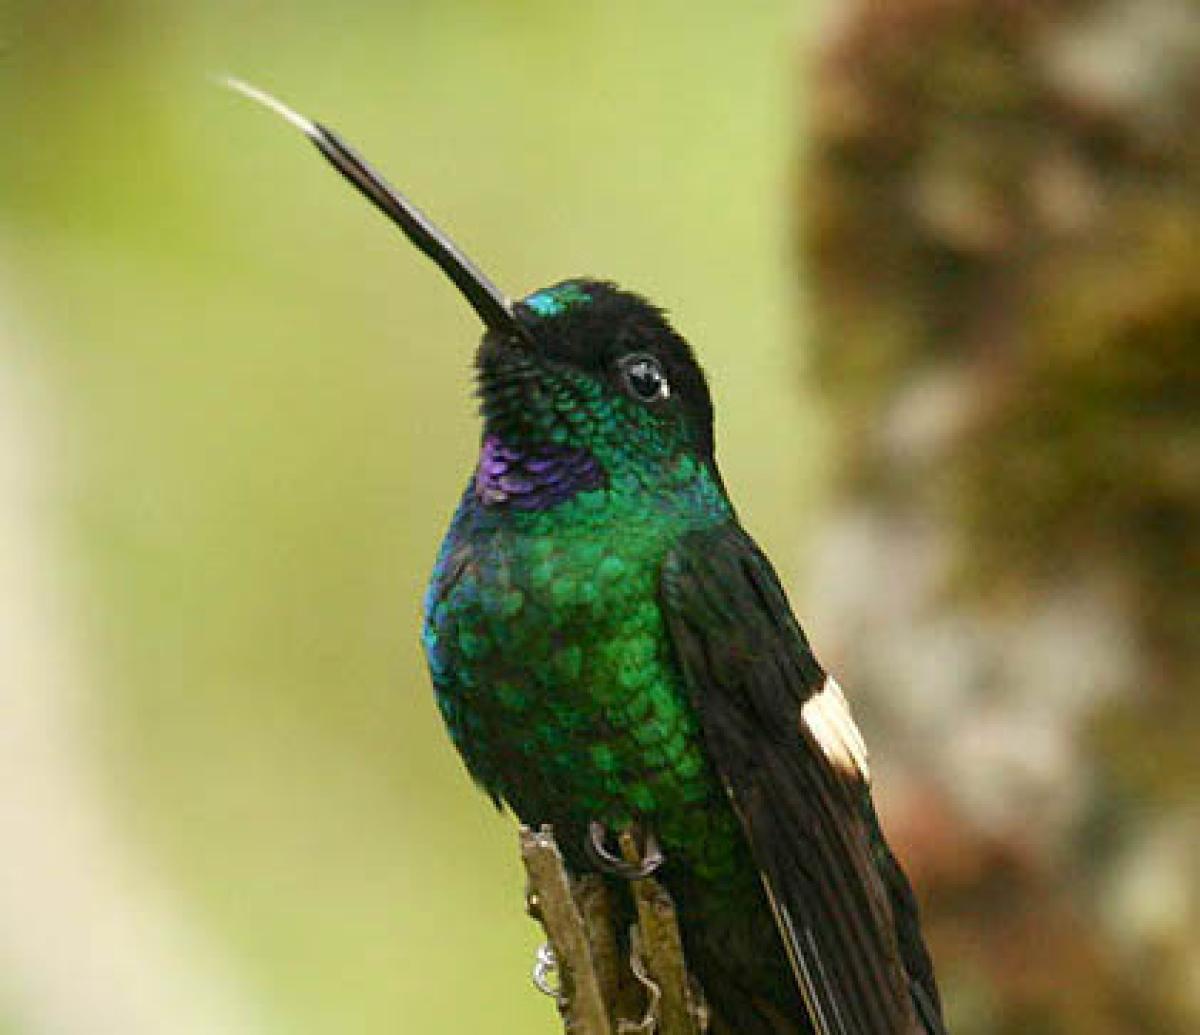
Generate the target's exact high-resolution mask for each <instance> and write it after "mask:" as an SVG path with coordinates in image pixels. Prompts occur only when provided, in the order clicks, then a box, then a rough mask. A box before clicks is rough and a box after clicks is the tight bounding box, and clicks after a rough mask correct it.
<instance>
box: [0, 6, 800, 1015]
mask: <svg viewBox="0 0 1200 1035" xmlns="http://www.w3.org/2000/svg"><path fill="white" fill-rule="evenodd" d="M802 17H807V15H806V9H805V7H804V5H799V6H797V5H796V4H795V3H791V2H784V0H769V2H768V0H763V2H756V3H745V4H738V5H715V4H714V5H695V4H692V3H685V2H682V0H656V2H650V3H645V2H641V3H629V2H622V3H614V2H605V3H577V4H569V5H567V4H561V3H551V2H526V3H514V4H503V5H501V4H494V3H485V2H477V3H472V2H457V0H456V2H453V3H447V2H438V3H433V2H406V3H394V4H383V3H378V4H375V3H356V4H346V5H330V4H318V3H299V4H286V5H285V4H274V3H250V4H246V3H232V2H209V3H184V2H178V3H137V2H114V0H102V2H87V3H85V2H77V3H70V2H51V3H44V2H30V3H22V2H20V0H18V2H16V3H15V4H14V3H13V2H12V0H9V3H8V4H6V5H5V6H4V7H3V8H0V48H2V49H0V126H2V127H3V136H4V139H5V141H7V143H6V144H5V146H4V149H3V154H2V155H0V408H2V409H3V410H4V411H5V412H4V415H3V417H2V418H0V420H3V422H4V423H3V426H2V427H0V431H3V432H4V434H3V435H2V436H0V437H2V438H3V441H0V471H2V472H3V476H4V481H3V498H0V514H2V515H3V517H2V519H0V520H2V521H3V524H2V525H0V531H2V532H3V533H4V535H5V545H4V546H3V548H2V549H3V552H2V553H0V557H2V558H3V560H4V566H3V568H2V569H0V574H2V575H3V581H2V584H0V599H2V600H3V605H2V610H0V614H2V615H4V616H8V617H10V618H11V622H10V623H9V624H8V625H7V627H6V629H5V632H4V634H3V635H4V636H5V641H4V643H5V646H6V648H7V650H6V659H5V661H3V662H0V666H2V667H0V679H2V680H3V682H4V687H3V689H4V700H5V701H6V702H8V705H11V716H10V719H9V720H6V721H5V725H6V727H7V728H6V730H5V731H4V733H3V734H0V736H2V737H4V738H5V741H6V746H5V748H4V754H5V759H4V761H3V763H0V766H3V768H0V777H2V778H3V781H4V782H5V784H6V789H5V791H4V792H3V798H0V804H2V805H3V814H2V815H0V824H3V825H4V826H5V827H7V828H8V829H9V830H10V831H12V832H13V837H12V839H11V841H10V839H9V837H8V836H7V835H4V836H3V840H4V841H5V842H6V847H5V849H4V851H5V854H6V855H8V856H10V858H8V859H7V860H6V861H5V863H4V864H3V866H4V870H3V871H0V877H3V883H4V884H5V886H6V890H5V891H4V892H3V893H2V894H3V898H2V899H0V908H2V909H3V914H2V915H0V928H2V929H3V931H4V932H5V933H4V934H3V936H0V937H2V940H0V949H2V951H3V953H4V956H3V959H2V961H0V962H2V964H3V965H0V1030H4V1031H12V1032H20V1033H23V1035H24V1033H40V1032H49V1031H64V1032H81V1033H82V1032H88V1033H92V1032H118V1031H119V1032H125V1033H134V1032H160V1031H171V1032H175V1031H193V1030H194V1031H217V1030H220V1031H255V1032H258V1031H261V1032H311V1033H326V1032H328V1033H332V1032H364V1033H366V1032H395V1031H426V1032H447V1033H459V1032H465V1031H485V1032H507V1031H530V1032H531V1031H543V1032H547V1033H549V1032H551V1031H554V1030H556V1028H557V1022H556V1018H555V1014H554V1009H553V1006H552V1004H551V1003H550V1002H549V1001H548V1000H546V999H544V998H542V997H540V996H538V995H537V994H536V993H534V992H533V991H532V990H531V988H530V986H529V984H528V978H527V975H528V970H529V966H530V963H531V958H532V952H533V949H534V947H535V945H536V943H537V941H538V938H537V931H536V930H535V928H534V926H533V925H532V924H531V922H530V921H528V920H527V919H526V918H525V917H524V914H523V908H522V879H521V877H520V874H519V872H518V863H517V858H516V853H515V850H514V845H515V841H514V834H513V827H512V824H511V822H510V820H509V819H507V818H504V817H500V816H498V815H496V814H495V813H494V812H493V811H492V809H491V807H490V805H488V803H487V802H486V800H485V799H484V798H483V797H481V796H480V795H479V794H478V793H477V792H476V791H475V789H474V788H473V787H472V786H471V784H470V783H469V781H468V779H467V778H466V776H465V774H464V772H463V771H462V769H461V767H460V765H459V762H458V760H457V758H456V756H455V754H454V753H453V750H452V749H451V747H450V745H449V742H448V740H447V739H446V738H445V736H444V735H443V732H442V729H441V723H440V719H439V717H438V716H437V714H436V711H435V708H434V706H433V703H432V700H431V695H430V692H429V688H428V683H427V678H426V675H425V672H424V670H423V665H422V662H421V661H420V659H419V655H418V648H417V637H416V633H417V623H418V603H419V599H420V595H421V592H422V590H423V586H424V580H425V578H426V574H427V571H428V569H429V567H430V565H431V562H432V558H433V555H434V551H435V549H436V547H437V544H438V541H439V539H440V536H441V533H442V530H443V528H444V526H445V524H446V522H447V521H448V519H449V515H450V512H451V509H452V507H453V505H454V503H455V501H456V498H457V495H458V493H459V491H460V490H461V486H462V484H463V481H464V479H465V477H466V475H467V472H468V470H469V467H470V465H471V463H472V461H473V454H474V449H475V443H476V435H477V430H476V423H475V417H474V404H473V400H472V398H471V387H472V385H471V377H470V360H471V356H472V350H473V347H474V343H475V340H476V338H477V334H478V328H477V326H476V323H475V319H474V316H473V314H472V313H471V312H470V310H469V309H468V308H467V307H466V306H465V305H464V304H463V303H462V302H461V301H460V299H459V298H458V296H457V295H456V294H455V293H454V291H453V290H452V289H451V288H450V287H449V286H448V285H446V284H444V283H443V282H442V281H441V280H440V278H439V276H438V275H437V273H436V272H435V271H434V270H433V269H432V268H431V267H430V266H429V265H428V264H427V263H426V262H425V261H424V260H423V259H421V258H419V257H418V256H417V255H416V254H415V253H414V252H413V251H412V250H411V249H410V248H409V247H408V246H407V245H406V244H405V243H404V241H403V240H402V239H401V238H400V236H399V235H398V233H396V232H395V231H394V230H393V229H392V228H390V227H389V226H388V225H387V224H386V223H385V222H384V221H383V220H382V219H381V218H380V217H379V215H378V214H377V213H376V212H374V211H373V210H372V209H370V208H369V207H368V206H367V205H366V204H365V203H364V202H363V201H362V200H361V199H360V198H359V197H358V196H357V195H355V194H354V193H353V192H352V191H351V190H349V189H348V188H347V187H346V186H344V185H343V184H342V182H341V181H340V180H339V179H338V178H337V177H336V175H335V174H333V173H332V172H331V171H330V170H329V169H328V168H327V167H325V165H324V163H323V162H322V161H321V160H320V159H319V158H318V157H317V155H316V154H315V153H313V152H312V150H311V148H310V147H309V146H308V145H307V144H306V142H305V141H304V140H303V139H302V138H301V137H300V136H299V135H298V134H296V133H295V132H294V131H293V130H292V129H290V128H289V127H287V126H286V125H284V124H283V123H281V122H279V121H278V120H276V119H274V118H273V117H272V116H270V115H268V114H267V113H266V112H264V111H262V110H260V109H257V108H256V107H254V106H252V105H250V104H249V103H248V102H246V101H244V100H243V99H241V98H238V97H236V96H234V95H233V94H231V93H229V92H227V91H225V90H222V89H220V88H218V87H217V86H215V85H214V84H213V82H212V81H211V80H210V77H211V76H212V75H214V74H221V73H226V72H232V73H236V74H237V75H240V76H243V77H245V78H247V79H250V80H252V81H253V82H255V83H257V84H259V85H261V86H263V87H264V88H266V89H268V90H271V91H273V92H277V93H278V94H279V95H280V96H281V97H282V98H284V99H285V100H286V101H288V102H289V103H291V104H293V105H295V106H296V107H298V108H299V109H301V110H302V111H305V112H306V113H308V114H311V115H312V116H314V117H316V118H319V119H321V120H323V121H325V122H327V123H329V124H330V125H332V126H334V127H336V128H337V129H339V130H340V131H341V132H342V133H344V134H345V135H346V137H347V138H348V139H349V140H351V141H352V142H354V143H355V144H356V145H357V146H358V147H360V149H361V150H362V151H363V152H364V153H365V154H366V155H367V156H368V157H369V158H370V159H371V160H372V161H373V162H374V163H375V164H376V165H377V166H378V167H379V168H380V169H382V170H383V171H384V172H385V173H386V174H387V175H388V176H389V178H391V179H392V180H393V181H394V182H395V183H396V184H397V185H398V186H400V187H401V188H402V189H404V190H405V191H406V192H408V193H410V195H411V196H412V197H413V198H415V199H417V200H418V201H419V203H420V204H421V205H422V206H423V207H424V208H425V209H426V210H427V211H428V212H429V213H430V214H431V215H433V216H434V217H435V218H436V219H437V220H439V221H440V222H441V223H442V224H443V225H444V226H445V227H446V228H447V229H449V230H450V231H451V232H452V233H453V234H454V235H455V236H456V237H457V238H458V239H459V241H460V242H461V243H462V244H463V246H464V247H465V248H467V250H468V251H469V252H470V253H471V254H472V255H473V256H474V257H475V258H476V259H477V261H478V262H479V263H480V264H481V265H482V266H483V267H484V268H485V269H486V270H488V271H489V272H490V273H491V274H492V276H493V277H494V278H495V279H496V281H497V282H498V283H499V284H501V285H502V286H503V287H505V288H506V289H508V290H509V291H511V292H512V293H514V294H517V293H524V292H526V291H528V290H531V289H532V288H534V287H537V286H539V285H542V284H544V283H547V282H551V281H554V280H557V279H559V278H561V277H564V276H568V275H573V274H581V273H595V274H601V275H604V276H607V277H612V278H614V279H616V280H618V281H620V282H622V283H624V284H627V285H629V286H634V287H636V288H637V289H639V290H641V291H643V292H645V293H647V294H648V295H650V296H651V297H653V298H654V299H655V300H657V301H658V302H660V303H661V304H663V305H665V306H667V307H668V308H669V309H671V310H672V311H673V312H674V313H675V314H676V319H677V322H678V324H679V326H680V328H681V329H682V330H683V331H684V332H685V333H686V334H687V335H688V336H689V337H690V338H691V339H692V340H693V342H694V343H695V344H696V345H697V347H698V348H699V349H700V350H701V352H702V355H703V358H704V360H705V362H706V364H707V367H708V369H709V372H710V375H711V377H712V379H713V382H714V384H715V389H716V394H717V399H718V405H719V408H720V436H721V450H722V456H723V459H724V465H725V470H726V475H727V478H728V479H729V481H730V483H731V484H732V485H733V486H734V487H735V488H736V492H737V497H738V500H739V502H740V505H741V507H742V510H743V512H744V516H745V518H746V519H747V521H748V523H749V524H750V526H751V527H752V528H753V529H754V530H755V532H756V533H757V534H758V535H759V536H760V538H761V540H762V541H763V543H764V545H765V546H766V547H767V548H768V550H769V551H770V552H771V553H772V554H773V556H774V557H775V558H776V560H777V563H778V564H779V565H780V567H781V569H782V570H783V571H784V572H785V573H786V572H787V571H788V570H789V568H790V566H791V565H792V563H793V561H794V560H796V559H797V558H798V557H799V545H800V541H801V536H802V533H803V531H804V528H805V523H806V514H807V509H806V507H805V500H806V498H807V494H808V493H810V492H811V491H812V486H813V485H814V484H815V482H814V473H815V465H817V464H818V463H819V461H820V457H821V450H820V448H819V446H818V445H817V444H816V443H818V442H819V441H820V429H819V425H818V422H817V421H816V418H815V416H814V413H813V409H812V404H811V400H810V401H808V402H807V403H806V402H805V401H804V400H803V399H802V398H801V397H800V396H799V395H798V391H797V385H799V384H800V382H801V378H800V377H799V374H798V370H797V361H796V357H795V353H794V351H793V350H792V348H791V343H792V340H793V339H794V337H795V322H794V321H795V319H796V318H797V315H798V314H797V313H796V312H795V311H794V307H795V306H796V295H795V287H794V285H795V270H794V268H791V266H790V263H789V259H788V255H789V253H790V233H791V223H790V213H789V209H788V206H787V204H786V200H785V199H786V196H787V177H788V176H789V174H790V171H791V163H792V162H793V160H794V158H795V155H794V153H793V138H794V132H793V129H794V119H795V103H794V97H793V94H792V81H793V77H794V73H795V67H794V59H795V45H796V32H797V29H798V28H799V26H800V24H801V19H802ZM8 705H6V707H7V706H8Z"/></svg>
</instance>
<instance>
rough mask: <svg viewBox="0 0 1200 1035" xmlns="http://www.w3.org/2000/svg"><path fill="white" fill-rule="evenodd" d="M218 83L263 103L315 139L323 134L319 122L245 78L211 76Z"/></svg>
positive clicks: (222, 75) (265, 106)
mask: <svg viewBox="0 0 1200 1035" xmlns="http://www.w3.org/2000/svg"><path fill="white" fill-rule="evenodd" d="M211 78H212V79H213V80H214V81H215V82H216V83H218V84H219V85H221V86H224V87H225V88H226V89H228V90H232V91H233V92H234V93H240V94H241V95H242V96H243V97H247V98H249V99H250V100H252V101H254V102H255V103H256V104H261V105H262V106H263V107H264V108H266V109H267V110H268V111H273V112H274V113H275V114H276V115H278V116H279V117H280V118H281V119H283V120H284V121H285V122H290V123H291V124H292V125H293V126H295V127H296V128H297V129H298V130H300V132H302V133H303V134H305V136H308V137H310V138H312V139H314V140H316V139H319V138H320V136H321V132H320V130H319V129H318V128H317V124H316V123H315V122H313V121H312V120H311V119H308V118H306V117H305V116H303V115H301V114H300V113H299V112H298V111H295V110H293V109H292V108H289V107H288V106H287V105H286V104H284V103H283V101H281V100H280V99H279V98H278V97H273V96H272V95H271V94H269V93H267V91H266V90H262V89H259V87H257V86H255V85H254V84H253V83H248V82H246V80H244V79H239V78H238V77H237V76H234V75H224V74H221V75H213V76H212V77H211Z"/></svg>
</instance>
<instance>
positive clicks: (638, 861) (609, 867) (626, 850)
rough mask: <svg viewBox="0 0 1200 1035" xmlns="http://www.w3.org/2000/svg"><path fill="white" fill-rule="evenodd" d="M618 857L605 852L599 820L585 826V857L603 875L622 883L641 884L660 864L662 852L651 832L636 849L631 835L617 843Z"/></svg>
mask: <svg viewBox="0 0 1200 1035" xmlns="http://www.w3.org/2000/svg"><path fill="white" fill-rule="evenodd" d="M618 843H619V844H620V853H621V854H620V855H618V854H616V853H615V852H612V851H610V850H609V848H608V828H607V827H605V825H604V824H603V823H601V822H599V821H598V820H592V822H591V823H589V824H588V836H587V844H586V848H587V853H588V857H589V858H590V859H591V861H592V863H593V865H595V867H596V868H597V869H598V870H600V871H601V872H602V873H606V874H608V875H610V876H613V877H621V878H623V879H624V880H644V879H645V878H646V877H649V876H651V874H653V873H654V872H655V871H656V870H657V869H658V868H659V867H660V866H662V864H663V859H664V857H663V853H662V848H661V847H660V846H659V844H658V838H657V837H655V836H654V831H653V830H646V831H645V835H644V836H643V838H642V843H641V845H640V846H639V845H638V843H637V838H636V837H635V836H634V835H633V834H632V833H624V834H622V835H621V836H620V838H619V839H618Z"/></svg>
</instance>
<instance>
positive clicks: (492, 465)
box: [475, 435, 604, 510]
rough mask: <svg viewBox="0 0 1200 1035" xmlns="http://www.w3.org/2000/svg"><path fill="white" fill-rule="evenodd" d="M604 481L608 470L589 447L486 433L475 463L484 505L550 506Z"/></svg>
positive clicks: (541, 508) (600, 484)
mask: <svg viewBox="0 0 1200 1035" xmlns="http://www.w3.org/2000/svg"><path fill="white" fill-rule="evenodd" d="M603 485H604V472H603V471H602V470H601V469H600V465H599V464H598V463H596V460H595V458H594V457H593V456H592V454H591V453H589V452H588V451H587V450H585V449H573V448H569V447H567V446H553V445H544V446H523V447H522V446H509V445H506V444H505V443H504V442H502V441H501V440H500V439H499V438H498V437H497V436H495V435H487V436H485V437H484V440H483V446H482V447H481V448H480V450H479V466H478V467H477V468H476V469H475V495H476V496H477V497H478V498H479V501H480V502H481V503H482V504H483V505H484V506H485V507H502V506H508V507H513V508H515V509H517V510H545V509H546V508H548V507H553V506H554V505H555V504H557V503H562V502H564V501H566V500H569V499H570V498H571V497H572V496H574V495H575V494H576V493H577V492H586V491H587V490H588V489H599V488H601V487H602V486H603Z"/></svg>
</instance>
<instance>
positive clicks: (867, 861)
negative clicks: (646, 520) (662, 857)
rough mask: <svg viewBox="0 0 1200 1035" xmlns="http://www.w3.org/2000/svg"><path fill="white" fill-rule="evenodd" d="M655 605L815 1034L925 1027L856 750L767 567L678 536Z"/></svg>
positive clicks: (900, 885)
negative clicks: (658, 604) (659, 607)
mask: <svg viewBox="0 0 1200 1035" xmlns="http://www.w3.org/2000/svg"><path fill="white" fill-rule="evenodd" d="M661 597H662V606H663V610H664V613H665V615H666V619H667V624H668V627H669V628H670V631H671V636H672V639H673V642H674V646H675V651H676V654H677V656H678V659H679V663H680V665H681V667H682V669H683V672H684V675H685V678H686V680H687V683H688V688H689V691H690V693H691V695H692V698H693V702H694V704H695V706H696V708H697V710H698V712H699V714H700V717H701V722H702V726H703V730H704V735H705V739H706V742H707V746H708V749H709V751H710V753H711V755H712V758H713V761H714V763H715V765H716V768H717V770H718V772H719V773H720V775H721V777H722V779H723V780H724V781H725V786H726V789H727V791H728V793H729V796H730V799H731V801H732V802H733V806H734V808H735V810H736V811H737V813H738V815H739V817H740V818H741V821H742V825H743V827H744V829H745V831H746V836H747V838H748V840H749V842H750V845H751V848H752V850H753V853H754V857H755V860H756V862H757V864H758V867H759V869H760V871H761V874H762V878H763V884H764V886H765V887H766V890H767V896H768V898H769V899H770V900H771V906H772V909H773V910H774V912H775V919H776V924H777V926H778V928H779V933H780V936H781V937H782V939H783V942H784V945H785V947H786V948H787V952H788V957H789V959H790V961H791V965H792V969H793V971H794V973H795V976H796V981H797V984H798V985H799V987H800V991H801V994H802V996H803V998H804V1002H805V1004H806V1006H807V1009H808V1012H809V1015H810V1019H811V1021H812V1024H813V1027H814V1029H815V1030H816V1031H817V1032H818V1033H819V1035H898V1033H910V1032H921V1031H923V1030H924V1031H928V1032H930V1033H938V1032H940V1031H941V1030H942V1029H941V1021H940V1016H939V1007H938V999H937V990H936V986H935V985H934V981H933V973H932V968H931V967H930V965H929V958H928V955H927V954H926V952H925V948H924V945H923V943H922V941H921V937H920V931H919V928H918V927H917V920H916V912H915V905H914V903H913V900H912V895H911V891H909V889H908V884H907V881H906V880H905V879H904V877H903V874H902V873H901V872H900V870H899V868H898V866H896V864H895V860H894V859H893V858H892V856H891V853H890V852H889V851H888V849H887V845H886V844H885V843H884V841H883V838H882V834H881V833H880V832H879V828H878V826H877V824H876V822H875V818H874V811H873V809H872V808H871V801H870V791H869V788H868V784H867V771H866V752H865V749H864V747H863V745H862V740H861V738H860V737H859V735H858V731H857V730H856V729H855V728H854V725H853V722H852V721H851V720H850V715H849V710H848V709H847V708H846V706H845V701H844V699H843V698H842V696H841V691H840V690H839V689H838V687H837V684H836V683H835V682H833V680H831V679H827V677H826V676H825V673H824V672H823V671H822V670H821V667H820V666H819V665H818V664H817V661H816V659H815V658H814V657H813V655H812V652H811V650H810V649H809V646H808V643H807V641H806V640H805V638H804V633H803V632H802V631H801V629H800V626H799V624H798V623H797V622H796V619H795V617H794V616H793V614H792V611H791V608H790V606H789V605H788V602H787V598H786V596H785V595H784V592H783V588H782V587H781V586H780V584H779V579H778V577H777V576H776V575H775V572H774V570H773V569H772V567H771V564H770V562H769V561H768V560H767V558H766V557H765V556H764V555H763V553H762V552H761V551H760V550H759V549H758V547H757V546H756V545H755V543H754V542H753V540H751V539H750V537H749V536H748V535H746V533H745V532H743V531H742V530H741V529H740V528H739V527H737V526H736V525H733V524H730V525H725V526H722V527H720V528H717V529H713V530H707V531H702V532H693V533H691V534H690V535H689V536H688V537H686V538H685V539H684V540H683V542H682V543H681V544H680V545H679V546H678V547H677V548H676V549H675V550H674V551H672V553H671V555H670V556H669V557H668V559H667V561H666V564H665V565H664V568H663V574H662V585H661ZM893 871H894V872H893ZM918 1012H919V1013H920V1014H921V1016H922V1020H921V1021H920V1022H919V1021H918V1020H917V1014H918Z"/></svg>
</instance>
